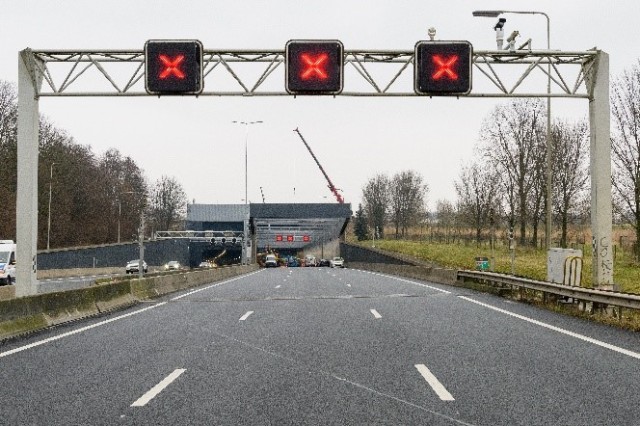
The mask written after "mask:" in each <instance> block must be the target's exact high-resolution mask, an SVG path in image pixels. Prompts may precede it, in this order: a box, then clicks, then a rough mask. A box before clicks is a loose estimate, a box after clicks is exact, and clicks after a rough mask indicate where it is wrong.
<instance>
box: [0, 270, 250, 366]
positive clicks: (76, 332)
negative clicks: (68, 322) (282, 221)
mask: <svg viewBox="0 0 640 426" xmlns="http://www.w3.org/2000/svg"><path fill="white" fill-rule="evenodd" d="M259 272H261V270H259V271H255V272H252V273H250V274H247V275H241V276H239V277H234V278H232V279H229V280H226V281H222V282H219V283H216V284H213V285H210V286H208V287H204V288H200V289H198V290H193V291H190V292H188V293H185V294H183V295H181V296H177V297H174V298H173V299H170V300H172V301H173V300H178V299H182V298H183V297H186V296H189V295H191V294H194V293H198V292H200V291H203V290H207V289H209V288H212V287H216V286H219V285H222V284H226V283H230V282H232V281H235V280H238V279H241V278H246V277H248V276H250V275H253V274H257V273H259ZM166 304H167V302H160V303H156V304H155V305H152V306H148V307H146V308H142V309H138V310H137V311H134V312H129V313H128V314H123V315H119V316H117V317H114V318H109V319H108V320H104V321H100V322H97V323H95V324H92V325H88V326H86V327H82V328H79V329H77V330H73V331H69V332H66V333H62V334H58V335H57V336H52V337H49V338H47V339H44V340H39V341H37V342H34V343H30V344H28V345H25V346H20V347H18V348H15V349H11V350H9V351H6V352H0V358H3V357H5V356H9V355H13V354H15V353H18V352H22V351H26V350H27V349H31V348H35V347H37V346H42V345H44V344H47V343H50V342H54V341H56V340H59V339H62V338H64V337H68V336H73V335H74V334H78V333H82V332H84V331H87V330H91V329H92V328H96V327H99V326H101V325H105V324H109V323H112V322H114V321H118V320H120V319H123V318H128V317H131V316H133V315H137V314H140V313H142V312H145V311H148V310H150V309H154V308H157V307H159V306H163V305H166Z"/></svg>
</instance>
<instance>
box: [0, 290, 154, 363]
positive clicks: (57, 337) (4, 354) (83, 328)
mask: <svg viewBox="0 0 640 426" xmlns="http://www.w3.org/2000/svg"><path fill="white" fill-rule="evenodd" d="M166 304H167V302H161V303H157V304H155V305H153V306H148V307H146V308H143V309H139V310H137V311H134V312H129V313H128V314H124V315H119V316H117V317H114V318H109V319H108V320H105V321H100V322H97V323H95V324H91V325H88V326H86V327H82V328H79V329H77V330H73V331H68V332H66V333H62V334H58V335H57V336H53V337H49V338H47V339H44V340H40V341H37V342H34V343H30V344H28V345H25V346H20V347H19V348H15V349H11V350H10V351H6V352H0V358H2V357H5V356H8V355H12V354H15V353H18V352H22V351H26V350H27V349H31V348H35V347H36V346H41V345H44V344H46V343H50V342H54V341H56V340H60V339H62V338H63V337H67V336H72V335H74V334H78V333H82V332H83V331H87V330H91V329H92V328H96V327H99V326H101V325H105V324H109V323H111V322H114V321H118V320H120V319H123V318H128V317H131V316H133V315H137V314H140V313H142V312H145V311H148V310H149V309H153V308H157V307H158V306H162V305H166Z"/></svg>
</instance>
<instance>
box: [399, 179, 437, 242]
mask: <svg viewBox="0 0 640 426" xmlns="http://www.w3.org/2000/svg"><path fill="white" fill-rule="evenodd" d="M427 190H428V187H427V185H426V184H424V183H423V178H422V176H421V175H420V174H419V173H417V172H415V171H413V170H405V171H402V172H399V173H396V174H395V175H394V176H393V178H392V179H391V186H390V191H389V192H390V195H391V221H392V222H393V224H394V226H395V231H396V238H398V237H399V236H400V235H402V236H403V237H404V236H405V235H406V233H407V230H408V229H409V227H410V226H413V225H416V224H418V222H419V220H420V219H421V218H422V217H423V216H424V214H425V205H424V202H425V195H426V192H427Z"/></svg>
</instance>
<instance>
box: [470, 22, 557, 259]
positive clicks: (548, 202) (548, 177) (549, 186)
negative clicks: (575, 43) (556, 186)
mask: <svg viewBox="0 0 640 426" xmlns="http://www.w3.org/2000/svg"><path fill="white" fill-rule="evenodd" d="M503 14H514V15H542V16H544V17H545V19H546V20H547V50H551V21H550V19H549V15H547V14H546V13H544V12H538V11H520V10H476V11H474V12H473V16H481V17H485V18H497V17H498V16H500V15H503ZM547 94H548V95H550V94H551V61H549V63H548V64H547ZM552 149H553V144H552V143H551V96H547V155H546V162H547V164H546V170H545V175H546V189H547V199H546V203H545V204H546V218H545V246H546V248H547V250H548V249H550V248H551V208H552V207H551V204H552V196H551V191H552V186H553V185H552V180H553V171H552V166H551V161H552V158H553V156H552V155H551V154H552V153H551V151H552Z"/></svg>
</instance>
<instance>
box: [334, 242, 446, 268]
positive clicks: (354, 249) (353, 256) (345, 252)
mask: <svg viewBox="0 0 640 426" xmlns="http://www.w3.org/2000/svg"><path fill="white" fill-rule="evenodd" d="M340 254H341V256H342V257H343V258H344V260H345V262H347V264H348V265H350V264H352V263H354V262H357V263H382V264H387V265H414V266H416V265H418V266H434V265H432V264H430V263H427V262H421V261H419V260H417V259H413V258H410V257H408V256H406V257H405V256H403V255H401V254H395V253H389V252H384V251H382V250H378V249H376V248H373V247H364V246H359V245H355V244H349V243H344V242H342V243H340Z"/></svg>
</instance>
